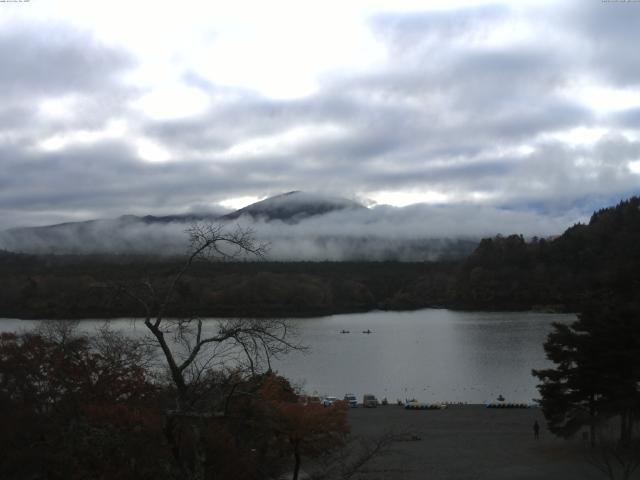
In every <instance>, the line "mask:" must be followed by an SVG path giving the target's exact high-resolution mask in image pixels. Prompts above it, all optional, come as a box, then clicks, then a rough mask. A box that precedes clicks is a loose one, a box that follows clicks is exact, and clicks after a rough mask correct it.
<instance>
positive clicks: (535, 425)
mask: <svg viewBox="0 0 640 480" xmlns="http://www.w3.org/2000/svg"><path fill="white" fill-rule="evenodd" d="M533 437H534V438H535V439H536V440H538V438H540V425H538V421H537V420H535V421H534V422H533Z"/></svg>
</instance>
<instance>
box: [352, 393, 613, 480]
mask: <svg viewBox="0 0 640 480" xmlns="http://www.w3.org/2000/svg"><path fill="white" fill-rule="evenodd" d="M534 420H537V421H538V423H539V424H540V427H541V428H540V439H539V440H535V439H534V436H533V422H534ZM349 422H350V424H351V429H352V433H353V434H355V435H362V436H377V435H382V434H384V433H385V432H388V431H395V432H406V433H409V436H408V437H407V438H410V437H411V436H414V439H413V440H408V441H401V442H397V443H395V444H394V446H393V451H392V452H390V453H389V454H388V455H385V456H383V457H379V458H377V459H376V460H375V461H374V462H373V463H372V464H370V465H369V468H368V472H367V475H366V478H367V479H402V480H409V479H411V480H412V479H420V480H444V479H447V480H462V479H464V480H467V479H474V480H485V479H486V480H503V479H504V480H506V479H509V480H516V479H524V480H540V479H543V480H556V479H557V480H574V479H575V480H578V479H579V480H592V479H594V480H595V479H602V478H603V476H602V474H600V473H599V472H598V471H597V470H596V469H595V468H594V467H593V466H591V465H589V464H588V462H587V460H586V457H585V454H584V448H583V446H582V445H581V443H580V441H575V440H571V441H567V440H562V439H558V438H556V437H555V436H553V435H552V434H551V433H549V432H548V431H547V430H546V429H545V422H544V418H543V416H542V413H541V412H540V410H539V409H538V408H530V409H487V408H485V407H484V406H483V405H464V406H453V407H449V408H448V409H446V410H417V411H416V410H405V409H404V408H401V407H399V406H395V405H393V406H381V407H379V408H374V409H363V408H356V409H351V410H350V411H349Z"/></svg>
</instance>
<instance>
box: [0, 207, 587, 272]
mask: <svg viewBox="0 0 640 480" xmlns="http://www.w3.org/2000/svg"><path fill="white" fill-rule="evenodd" d="M584 220H585V219H584V218H581V217H580V216H578V215H572V214H568V215H566V216H563V217H551V216H545V215H541V214H538V213H535V212H530V211H513V210H502V209H497V208H491V207H481V206H466V205H462V206H432V205H413V206H409V207H405V208H394V207H389V206H378V207H375V208H372V209H364V208H363V209H345V210H340V211H334V212H330V213H326V214H324V215H316V216H313V217H309V218H306V219H304V220H301V221H300V222H298V223H295V224H291V223H286V222H283V221H280V220H272V221H265V220H260V219H257V220H256V219H253V218H252V217H250V216H247V215H243V216H241V217H239V218H238V219H234V220H232V221H226V222H225V223H226V224H227V226H228V228H229V229H233V228H236V227H237V226H240V227H242V228H251V229H252V230H253V231H254V232H255V236H256V238H257V239H259V240H260V241H265V242H268V243H269V244H270V248H269V253H268V259H269V260H274V261H285V260H292V261H294V260H303V261H304V260H309V261H322V260H329V261H342V260H401V261H422V260H436V259H440V258H443V257H444V258H451V257H460V256H464V255H467V254H468V253H470V252H471V251H472V250H473V248H474V247H475V245H476V243H477V241H478V240H479V239H481V238H483V237H490V236H494V235H496V234H502V235H509V234H512V233H517V234H522V235H524V236H525V237H527V238H529V237H533V236H539V237H547V236H550V235H557V234H560V233H562V232H563V231H564V230H565V229H566V228H567V227H569V226H570V225H572V224H573V223H575V222H576V221H584ZM188 227H189V223H188V222H184V221H171V222H166V221H165V222H162V223H153V222H152V223H149V222H148V221H143V220H142V219H140V218H136V217H121V218H119V219H114V220H96V221H92V222H82V223H71V224H63V225H56V226H50V227H39V228H27V229H15V230H9V231H5V232H1V233H0V248H2V249H5V250H9V251H14V252H24V253H40V254H50V253H55V254H96V253H116V254H130V253H133V254H145V255H149V254H151V255H157V254H161V255H181V254H184V253H186V252H187V251H188V234H187V232H186V229H187V228H188Z"/></svg>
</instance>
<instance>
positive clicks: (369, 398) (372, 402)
mask: <svg viewBox="0 0 640 480" xmlns="http://www.w3.org/2000/svg"><path fill="white" fill-rule="evenodd" d="M362 406H363V407H365V408H376V407H377V406H378V399H377V398H376V396H375V395H371V394H370V393H367V394H366V395H365V396H364V397H362Z"/></svg>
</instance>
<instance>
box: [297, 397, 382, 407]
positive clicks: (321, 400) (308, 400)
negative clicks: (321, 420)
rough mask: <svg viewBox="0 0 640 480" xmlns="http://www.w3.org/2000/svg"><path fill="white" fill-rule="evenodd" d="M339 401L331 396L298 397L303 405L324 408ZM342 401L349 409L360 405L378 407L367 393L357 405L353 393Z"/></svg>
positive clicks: (373, 398)
mask: <svg viewBox="0 0 640 480" xmlns="http://www.w3.org/2000/svg"><path fill="white" fill-rule="evenodd" d="M339 400H340V399H339V398H338V397H334V396H332V395H327V396H326V397H320V396H318V395H302V396H301V397H300V401H301V402H302V403H304V404H305V405H309V404H320V405H324V406H325V407H330V406H331V405H333V404H334V403H335V402H337V401H339ZM342 401H343V402H345V403H346V404H347V405H349V407H351V408H356V407H358V406H359V405H362V406H363V407H365V408H375V407H377V406H378V405H379V402H378V399H377V398H376V396H375V395H372V394H370V393H367V394H365V395H364V396H363V397H362V404H360V403H358V398H357V397H356V396H355V395H354V394H353V393H347V394H346V395H345V396H344V398H343V399H342Z"/></svg>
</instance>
